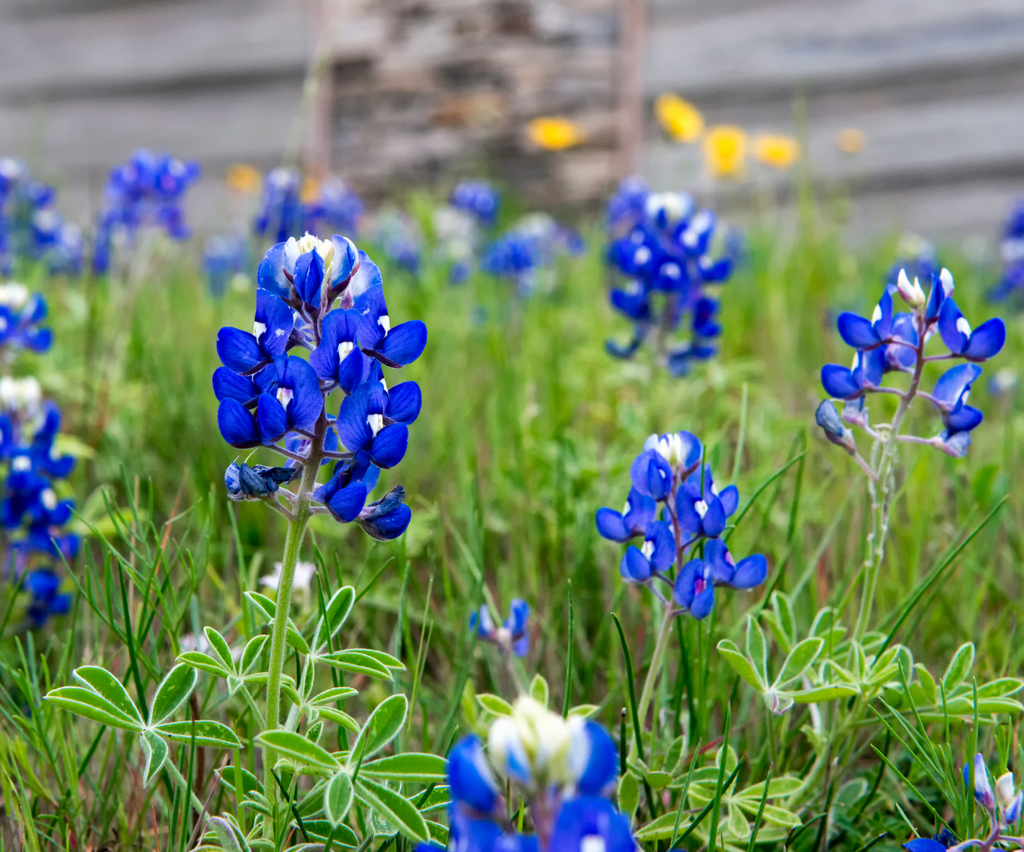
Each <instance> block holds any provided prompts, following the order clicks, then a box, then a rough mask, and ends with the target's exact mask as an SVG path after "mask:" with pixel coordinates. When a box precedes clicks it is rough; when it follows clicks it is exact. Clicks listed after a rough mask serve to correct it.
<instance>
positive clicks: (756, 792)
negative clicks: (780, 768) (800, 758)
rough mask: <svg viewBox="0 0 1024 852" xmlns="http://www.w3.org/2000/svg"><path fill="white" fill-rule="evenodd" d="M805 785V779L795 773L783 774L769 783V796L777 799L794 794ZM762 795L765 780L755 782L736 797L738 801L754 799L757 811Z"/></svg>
mask: <svg viewBox="0 0 1024 852" xmlns="http://www.w3.org/2000/svg"><path fill="white" fill-rule="evenodd" d="M803 786H804V782H803V780H802V779H801V778H797V777H796V776H793V775H783V776H782V777H780V778H773V779H772V780H771V783H769V784H768V798H769V799H775V798H778V797H779V796H792V795H793V794H794V793H795V792H796V791H797V790H799V789H800V788H801V787H803ZM762 796H764V781H762V782H761V783H760V784H754V785H753V786H751V787H747V788H746V789H745V790H744V791H743V792H741V793H737V794H736V796H735V798H736V799H737V801H740V800H742V799H751V800H752V801H753V812H754V813H757V809H758V808H759V807H760V806H761V797H762ZM741 804H742V806H743V807H747V805H746V804H745V803H742V802H741Z"/></svg>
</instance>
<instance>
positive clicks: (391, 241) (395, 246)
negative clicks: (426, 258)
mask: <svg viewBox="0 0 1024 852" xmlns="http://www.w3.org/2000/svg"><path fill="white" fill-rule="evenodd" d="M376 242H377V245H379V246H380V248H381V251H382V252H383V253H384V256H385V257H386V258H387V259H388V260H390V261H391V262H392V263H393V264H395V266H399V267H401V268H402V269H405V270H408V271H409V272H412V273H413V274H415V273H417V272H419V268H420V255H421V254H422V252H423V235H422V234H421V233H420V229H419V228H418V227H417V226H416V223H415V222H414V221H413V220H412V219H411V218H410V217H409V216H408V215H407V214H405V213H402V212H400V211H398V210H384V211H382V212H381V213H380V214H379V215H378V216H377V234H376Z"/></svg>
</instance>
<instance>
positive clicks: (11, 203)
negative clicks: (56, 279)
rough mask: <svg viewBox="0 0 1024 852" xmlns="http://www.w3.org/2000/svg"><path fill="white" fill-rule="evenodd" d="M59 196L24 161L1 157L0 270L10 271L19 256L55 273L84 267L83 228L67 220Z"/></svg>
mask: <svg viewBox="0 0 1024 852" xmlns="http://www.w3.org/2000/svg"><path fill="white" fill-rule="evenodd" d="M56 200H57V191H56V190H55V189H54V188H53V187H52V186H48V185H46V184H44V183H41V182H39V181H37V180H35V179H33V177H32V175H31V172H30V171H29V169H28V166H26V165H25V164H24V163H23V162H21V161H20V160H14V159H11V158H7V157H4V158H0V274H4V275H9V274H10V273H11V272H12V271H13V269H14V264H15V261H16V260H17V259H19V258H25V259H29V260H33V261H42V262H43V263H45V264H46V266H47V268H48V269H49V270H50V274H52V275H58V274H66V275H77V274H79V273H80V272H81V271H82V262H83V257H84V255H85V241H84V239H83V237H82V231H81V229H80V228H79V227H78V226H76V225H72V224H70V223H68V222H65V221H64V218H63V217H62V216H61V215H60V213H58V212H57V210H56V207H55V205H56Z"/></svg>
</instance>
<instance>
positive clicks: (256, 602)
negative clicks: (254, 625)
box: [245, 592, 277, 621]
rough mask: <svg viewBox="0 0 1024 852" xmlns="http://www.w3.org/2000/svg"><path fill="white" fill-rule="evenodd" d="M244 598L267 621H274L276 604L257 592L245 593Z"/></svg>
mask: <svg viewBox="0 0 1024 852" xmlns="http://www.w3.org/2000/svg"><path fill="white" fill-rule="evenodd" d="M245 596H246V598H248V599H249V603H251V604H252V605H253V606H254V607H256V609H258V610H259V611H260V613H261V614H262V615H263V617H264V618H265V619H266V620H267V621H273V620H274V613H276V612H277V604H276V603H275V602H274V601H272V600H271V599H270V598H268V597H267V596H266V595H261V594H260V593H259V592H246V593H245Z"/></svg>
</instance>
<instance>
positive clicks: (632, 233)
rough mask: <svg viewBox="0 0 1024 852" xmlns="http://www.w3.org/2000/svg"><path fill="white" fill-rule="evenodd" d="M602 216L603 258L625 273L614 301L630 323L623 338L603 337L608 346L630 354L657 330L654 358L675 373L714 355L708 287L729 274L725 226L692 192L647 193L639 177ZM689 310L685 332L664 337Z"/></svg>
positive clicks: (714, 305)
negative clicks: (680, 341) (675, 341)
mask: <svg viewBox="0 0 1024 852" xmlns="http://www.w3.org/2000/svg"><path fill="white" fill-rule="evenodd" d="M607 218H608V226H609V230H610V231H611V233H612V241H611V243H610V245H609V248H608V260H609V263H610V265H611V266H612V267H613V269H615V270H616V272H618V273H619V274H620V275H621V276H623V278H624V279H625V285H624V286H623V287H621V288H617V289H614V290H612V292H611V296H610V298H611V304H612V307H613V308H615V310H617V311H619V312H620V313H622V314H624V315H625V316H626V317H627V318H628V319H630V320H631V321H632V322H633V337H632V339H631V340H630V342H629V343H628V344H626V345H622V344H619V343H617V342H615V341H608V342H607V343H606V344H605V346H606V349H607V350H608V352H609V354H611V355H613V356H615V357H617V358H631V357H632V356H633V355H635V354H636V352H637V351H638V350H639V349H640V347H641V346H642V345H643V343H644V341H645V340H647V338H648V337H649V336H650V334H651V332H652V331H654V330H657V335H658V339H657V343H656V347H655V348H656V350H657V351H656V354H657V356H658V358H659V359H662V360H663V361H664V363H665V365H666V366H667V367H668V368H669V370H670V371H671V372H672V373H674V374H675V375H679V376H681V375H685V374H686V373H687V372H689V370H690V369H691V367H692V365H693V363H694V362H696V361H704V360H707V359H709V358H711V357H712V356H713V355H714V354H715V352H716V347H715V345H714V341H715V339H716V338H717V337H718V336H719V334H720V333H721V327H720V326H719V324H718V320H717V315H718V302H717V301H716V300H715V299H714V298H713V297H712V296H711V295H710V291H709V290H708V289H707V288H708V287H709V286H711V285H714V284H721V283H723V282H725V281H726V280H727V279H728V278H729V276H730V275H731V273H732V266H733V259H732V257H731V256H730V254H729V252H728V251H723V249H722V245H721V244H722V243H723V242H724V240H722V239H721V238H720V237H721V235H722V233H723V229H722V228H721V227H719V225H718V222H717V220H716V218H715V215H714V213H712V212H711V211H710V210H700V211H698V210H697V207H696V204H695V202H694V200H693V198H692V197H691V196H689V195H685V194H682V193H674V192H664V193H652V192H650V191H649V190H648V188H647V186H646V185H645V184H644V183H643V182H642V181H640V180H638V179H636V178H631V179H628V180H625V181H623V182H622V183H621V184H620V185H619V189H618V191H617V192H616V193H615V194H614V195H613V196H612V197H611V198H610V199H609V201H608V210H607ZM687 317H688V319H689V339H688V340H687V341H686V343H685V344H684V345H682V346H677V345H672V344H670V341H669V339H668V338H669V336H670V335H672V334H674V333H675V332H677V331H678V330H679V329H680V327H681V326H682V325H683V322H684V319H685V318H687Z"/></svg>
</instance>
